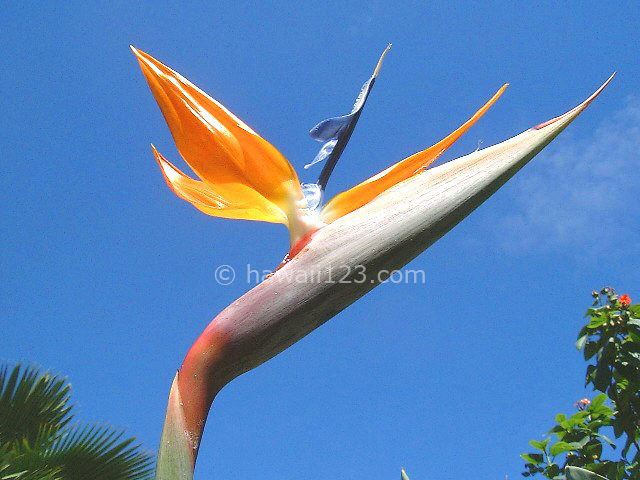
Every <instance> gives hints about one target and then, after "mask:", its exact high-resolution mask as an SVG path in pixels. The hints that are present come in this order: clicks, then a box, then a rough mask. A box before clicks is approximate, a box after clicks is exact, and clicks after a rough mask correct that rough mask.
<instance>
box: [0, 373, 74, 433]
mask: <svg viewBox="0 0 640 480" xmlns="http://www.w3.org/2000/svg"><path fill="white" fill-rule="evenodd" d="M70 390H71V387H70V386H69V384H68V383H67V382H66V381H65V380H64V379H62V378H60V377H57V376H55V375H52V374H50V373H40V372H39V371H38V370H37V369H36V368H34V367H23V366H21V365H20V364H18V365H16V366H15V367H14V368H13V370H12V371H11V373H9V369H8V367H6V366H4V367H2V368H0V445H4V444H7V443H15V442H27V443H28V444H29V445H33V443H34V441H35V439H36V438H37V437H38V434H39V431H40V430H41V429H42V428H47V429H51V430H52V432H55V431H58V430H60V429H61V428H63V427H64V426H65V425H66V424H67V423H68V422H69V421H70V420H71V414H70V410H71V406H70V405H69V394H70Z"/></svg>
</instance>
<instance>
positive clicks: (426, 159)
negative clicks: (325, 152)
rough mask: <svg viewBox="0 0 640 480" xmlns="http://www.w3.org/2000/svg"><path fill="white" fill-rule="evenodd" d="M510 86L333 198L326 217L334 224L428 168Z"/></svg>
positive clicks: (504, 87) (323, 217)
mask: <svg viewBox="0 0 640 480" xmlns="http://www.w3.org/2000/svg"><path fill="white" fill-rule="evenodd" d="M508 86H509V84H508V83H506V84H504V85H503V86H502V87H501V88H500V89H499V90H498V91H497V92H496V93H495V95H494V96H493V97H491V99H489V101H488V102H487V103H485V104H484V105H483V106H482V107H481V108H480V109H479V110H478V111H477V112H476V113H475V114H474V115H473V116H472V117H471V118H470V119H469V120H467V121H466V122H465V123H464V124H462V125H461V126H460V127H458V128H457V129H456V130H455V131H454V132H452V133H451V134H449V135H447V136H446V137H445V138H443V139H442V140H440V141H439V142H438V143H436V144H435V145H432V146H431V147H429V148H427V149H425V150H422V151H421V152H418V153H416V154H413V155H411V156H410V157H407V158H405V159H404V160H402V161H400V162H398V163H396V164H395V165H392V166H391V167H389V168H387V169H386V170H384V171H382V172H380V173H378V174H377V175H374V176H373V177H371V178H369V179H368V180H365V181H364V182H362V183H360V184H358V185H356V186H355V187H353V188H351V189H349V190H347V191H345V192H342V193H340V194H338V195H336V196H335V197H333V198H332V199H331V200H330V201H329V203H328V204H327V205H326V206H325V207H324V209H323V210H322V220H323V221H324V222H326V223H331V222H333V221H334V220H335V219H337V218H339V217H341V216H343V215H346V214H347V213H349V212H352V211H354V210H356V209H357V208H360V207H361V206H363V205H365V204H366V203H368V202H370V201H371V200H372V199H374V198H375V197H377V196H378V195H380V194H381V193H382V192H384V191H385V190H387V189H389V188H391V187H393V186H394V185H396V184H398V183H400V182H402V181H403V180H406V179H407V178H409V177H411V176H413V175H415V174H417V173H418V172H420V171H421V170H423V169H425V168H427V167H428V166H429V165H431V164H432V163H433V162H435V161H436V160H437V158H438V157H439V156H440V155H442V153H444V151H445V150H447V149H448V148H449V147H450V146H451V145H453V144H454V143H455V142H456V140H458V139H459V138H460V137H461V136H462V135H464V134H465V133H466V132H467V130H469V129H470V128H471V127H472V126H473V124H475V123H476V122H477V121H478V120H479V119H480V117H482V116H483V115H484V114H485V113H486V112H487V110H489V108H491V106H492V105H493V104H494V103H495V102H496V101H497V100H498V98H500V96H501V95H502V94H503V93H504V91H505V90H506V88H507V87H508Z"/></svg>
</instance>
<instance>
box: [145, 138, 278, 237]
mask: <svg viewBox="0 0 640 480" xmlns="http://www.w3.org/2000/svg"><path fill="white" fill-rule="evenodd" d="M151 148H152V149H153V154H154V155H155V157H156V161H157V162H158V165H160V170H161V171H162V175H163V177H164V179H165V181H166V182H167V185H168V186H169V188H170V189H171V190H172V191H173V192H174V193H175V194H176V195H177V196H178V197H180V198H182V199H183V200H186V201H187V202H189V203H190V204H192V205H193V206H194V207H196V208H197V209H198V210H200V211H202V212H204V213H206V214H207V215H212V216H215V217H223V218H234V219H240V220H260V221H263V222H271V223H285V224H286V223H287V217H286V216H285V215H284V214H283V212H282V211H281V210H280V209H279V208H277V207H276V206H275V205H273V204H272V203H271V202H269V201H268V200H266V199H265V198H264V197H262V196H261V195H259V194H258V193H256V192H255V190H252V189H251V188H248V187H246V186H245V185H242V184H226V185H224V192H223V193H222V194H220V193H218V192H217V191H216V190H214V188H213V187H211V186H209V185H208V184H207V183H205V182H201V181H199V180H194V179H193V178H191V177H189V176H187V175H185V174H184V173H183V172H181V171H180V169H178V168H177V167H176V166H175V165H173V164H172V163H171V162H169V161H168V160H167V159H166V158H164V157H163V156H162V154H161V153H160V152H158V150H156V148H155V147H154V146H153V145H151ZM231 189H234V190H235V192H233V194H230V191H229V190H231ZM230 197H234V198H243V197H244V202H237V201H236V202H230V201H228V200H227V199H228V198H230Z"/></svg>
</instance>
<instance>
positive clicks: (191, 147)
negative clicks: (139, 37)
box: [131, 47, 302, 212]
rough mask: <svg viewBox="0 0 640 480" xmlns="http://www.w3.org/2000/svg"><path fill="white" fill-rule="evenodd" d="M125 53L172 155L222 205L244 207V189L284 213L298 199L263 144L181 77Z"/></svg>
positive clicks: (285, 166)
mask: <svg viewBox="0 0 640 480" xmlns="http://www.w3.org/2000/svg"><path fill="white" fill-rule="evenodd" d="M131 49H132V50H133V53H134V54H135V55H136V57H137V58H138V61H139V63H140V67H141V69H142V72H143V74H144V76H145V78H146V79H147V82H148V83H149V87H150V88H151V91H152V92H153V95H154V97H155V99H156V101H157V102H158V105H159V106H160V109H161V110H162V113H163V115H164V117H165V119H166V121H167V124H168V126H169V129H170V130H171V134H172V135H173V138H174V141H175V143H176V146H177V147H178V151H179V152H180V154H181V155H182V157H183V158H184V160H185V161H186V162H187V164H188V165H189V167H191V169H192V170H193V171H194V172H195V173H196V174H197V175H198V177H200V178H201V179H202V180H203V181H204V182H205V183H206V184H207V185H208V186H210V187H212V188H213V189H214V190H215V191H216V192H218V193H220V195H224V199H225V201H227V202H229V203H231V204H237V203H244V202H245V201H246V198H247V194H246V192H245V190H246V189H247V188H248V189H252V190H254V191H255V192H256V194H257V195H258V196H262V197H264V198H265V199H267V200H268V201H270V202H271V203H272V204H274V205H277V206H278V207H279V208H280V209H281V210H282V211H283V212H288V211H289V210H290V206H291V204H292V203H295V202H297V201H299V200H300V199H302V191H301V189H300V185H299V181H298V178H297V175H296V173H295V170H294V169H293V167H292V166H291V165H290V164H289V162H288V161H287V159H286V158H284V157H283V156H282V155H281V154H280V152H278V151H277V150H276V149H275V148H274V147H273V146H272V145H271V144H270V143H269V142H267V141H266V140H264V139H263V138H262V137H260V136H259V135H258V134H257V133H255V132H254V131H253V130H252V129H251V128H250V127H249V126H247V125H246V124H245V123H244V122H242V121H241V120H240V119H238V118H237V117H236V116H235V115H233V114H232V113H231V112H230V111H228V110H227V109H226V108H225V107H224V106H222V105H221V104H220V103H218V102H216V101H215V100H214V99H213V98H211V97H209V96H208V95H207V94H206V93H204V92H203V91H202V90H200V89H199V88H198V87H196V86H195V85H193V84H192V83H191V82H189V81H188V80H187V79H186V78H184V77H183V76H182V75H180V74H179V73H177V72H175V71H173V70H171V69H170V68H168V67H167V66H165V65H163V64H162V63H160V62H159V61H157V60H156V59H155V58H153V57H151V56H150V55H149V54H147V53H144V52H142V51H140V50H137V49H135V48H134V47H131ZM229 185H231V187H229ZM241 186H244V187H246V188H244V187H242V188H241ZM222 190H224V193H223V192H222ZM236 194H238V195H239V196H236ZM256 208H258V209H260V208H261V207H260V206H259V205H256Z"/></svg>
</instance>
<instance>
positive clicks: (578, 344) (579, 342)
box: [576, 334, 589, 350]
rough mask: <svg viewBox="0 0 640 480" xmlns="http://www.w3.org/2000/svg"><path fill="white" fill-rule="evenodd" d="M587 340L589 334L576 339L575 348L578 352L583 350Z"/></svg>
mask: <svg viewBox="0 0 640 480" xmlns="http://www.w3.org/2000/svg"><path fill="white" fill-rule="evenodd" d="M588 339H589V334H584V335H581V336H580V337H578V340H576V348H577V349H578V350H582V349H583V348H584V344H585V343H587V340H588Z"/></svg>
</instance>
